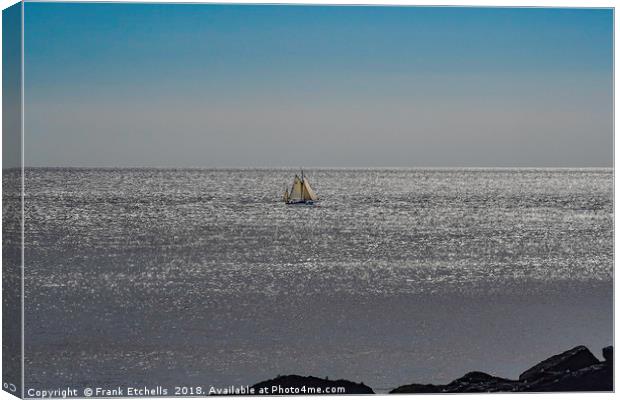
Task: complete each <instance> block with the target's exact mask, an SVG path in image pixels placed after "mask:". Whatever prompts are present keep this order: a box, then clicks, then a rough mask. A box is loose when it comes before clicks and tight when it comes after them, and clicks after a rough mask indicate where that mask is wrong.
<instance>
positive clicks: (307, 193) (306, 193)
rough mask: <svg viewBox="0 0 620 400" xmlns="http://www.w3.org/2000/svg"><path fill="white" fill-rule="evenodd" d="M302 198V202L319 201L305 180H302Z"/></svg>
mask: <svg viewBox="0 0 620 400" xmlns="http://www.w3.org/2000/svg"><path fill="white" fill-rule="evenodd" d="M302 196H303V197H302V198H303V199H304V200H313V201H316V200H318V199H319V198H318V197H317V195H316V193H314V190H312V187H311V186H310V182H308V180H307V179H306V178H304V181H303V189H302Z"/></svg>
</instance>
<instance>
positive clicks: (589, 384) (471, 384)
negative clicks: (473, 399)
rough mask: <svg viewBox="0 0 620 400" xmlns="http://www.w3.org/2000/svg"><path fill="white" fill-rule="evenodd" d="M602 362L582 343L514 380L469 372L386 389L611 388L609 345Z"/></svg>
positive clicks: (497, 390) (453, 390)
mask: <svg viewBox="0 0 620 400" xmlns="http://www.w3.org/2000/svg"><path fill="white" fill-rule="evenodd" d="M603 355H604V357H605V361H604V362H600V361H599V360H597V359H596V357H594V355H592V353H591V352H590V350H588V349H587V348H585V347H584V346H578V347H575V348H574V349H571V350H568V351H565V352H564V353H562V354H558V355H555V356H553V357H550V358H548V359H546V360H544V361H542V362H540V363H538V364H536V365H535V366H534V367H532V368H530V369H528V370H527V371H525V372H524V373H522V374H521V376H520V377H519V380H518V381H513V380H510V379H506V378H500V377H497V376H493V375H489V374H486V373H484V372H470V373H468V374H465V375H464V376H463V377H461V378H459V379H456V380H454V381H452V382H450V383H448V384H447V385H424V384H419V383H416V384H411V385H405V386H400V387H398V388H396V389H394V390H392V391H391V392H390V393H471V392H567V391H575V392H578V391H588V392H596V391H613V348H612V347H611V346H610V347H606V348H605V349H603Z"/></svg>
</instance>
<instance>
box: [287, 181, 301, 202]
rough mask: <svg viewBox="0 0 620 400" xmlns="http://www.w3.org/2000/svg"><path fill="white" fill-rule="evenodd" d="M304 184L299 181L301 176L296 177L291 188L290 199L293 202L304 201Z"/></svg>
mask: <svg viewBox="0 0 620 400" xmlns="http://www.w3.org/2000/svg"><path fill="white" fill-rule="evenodd" d="M303 186H304V185H303V182H302V180H301V179H299V176H297V175H295V180H294V181H293V187H292V188H291V194H290V196H289V198H290V199H291V200H302V199H303Z"/></svg>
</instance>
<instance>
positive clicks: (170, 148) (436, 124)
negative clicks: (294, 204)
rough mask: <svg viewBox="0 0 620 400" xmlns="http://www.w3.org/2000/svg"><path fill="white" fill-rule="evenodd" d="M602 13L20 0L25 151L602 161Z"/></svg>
mask: <svg viewBox="0 0 620 400" xmlns="http://www.w3.org/2000/svg"><path fill="white" fill-rule="evenodd" d="M612 21H613V13H612V11H611V10H608V9H544V8H536V9H527V8H517V9H515V8H423V7H336V6H249V5H186V4H168V5H162V4H118V3H117V4H110V3H101V4H92V3H91V4H87V3H83V4H74V3H73V4H72V3H27V4H26V6H25V82H26V86H25V103H26V113H25V129H26V160H25V162H26V165H41V166H42V165H65V166H67V165H73V166H162V167H165V166H175V167H184V166H204V167H235V166H239V167H252V166H258V167H269V166H276V167H277V166H300V165H304V166H307V167H312V166H325V167H327V166H334V167H357V166H370V167H372V166H577V167H579V166H611V164H612V145H611V144H612V135H613V131H612V74H613V66H612V25H613V22H612ZM300 149H301V150H300Z"/></svg>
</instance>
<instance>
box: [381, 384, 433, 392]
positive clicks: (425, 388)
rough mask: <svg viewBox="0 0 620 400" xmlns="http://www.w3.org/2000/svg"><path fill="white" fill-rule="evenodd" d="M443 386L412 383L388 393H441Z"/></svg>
mask: <svg viewBox="0 0 620 400" xmlns="http://www.w3.org/2000/svg"><path fill="white" fill-rule="evenodd" d="M443 387H444V386H443V385H430V384H418V383H412V384H411V385H404V386H399V387H397V388H396V389H392V390H391V391H390V393H441V389H443Z"/></svg>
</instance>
